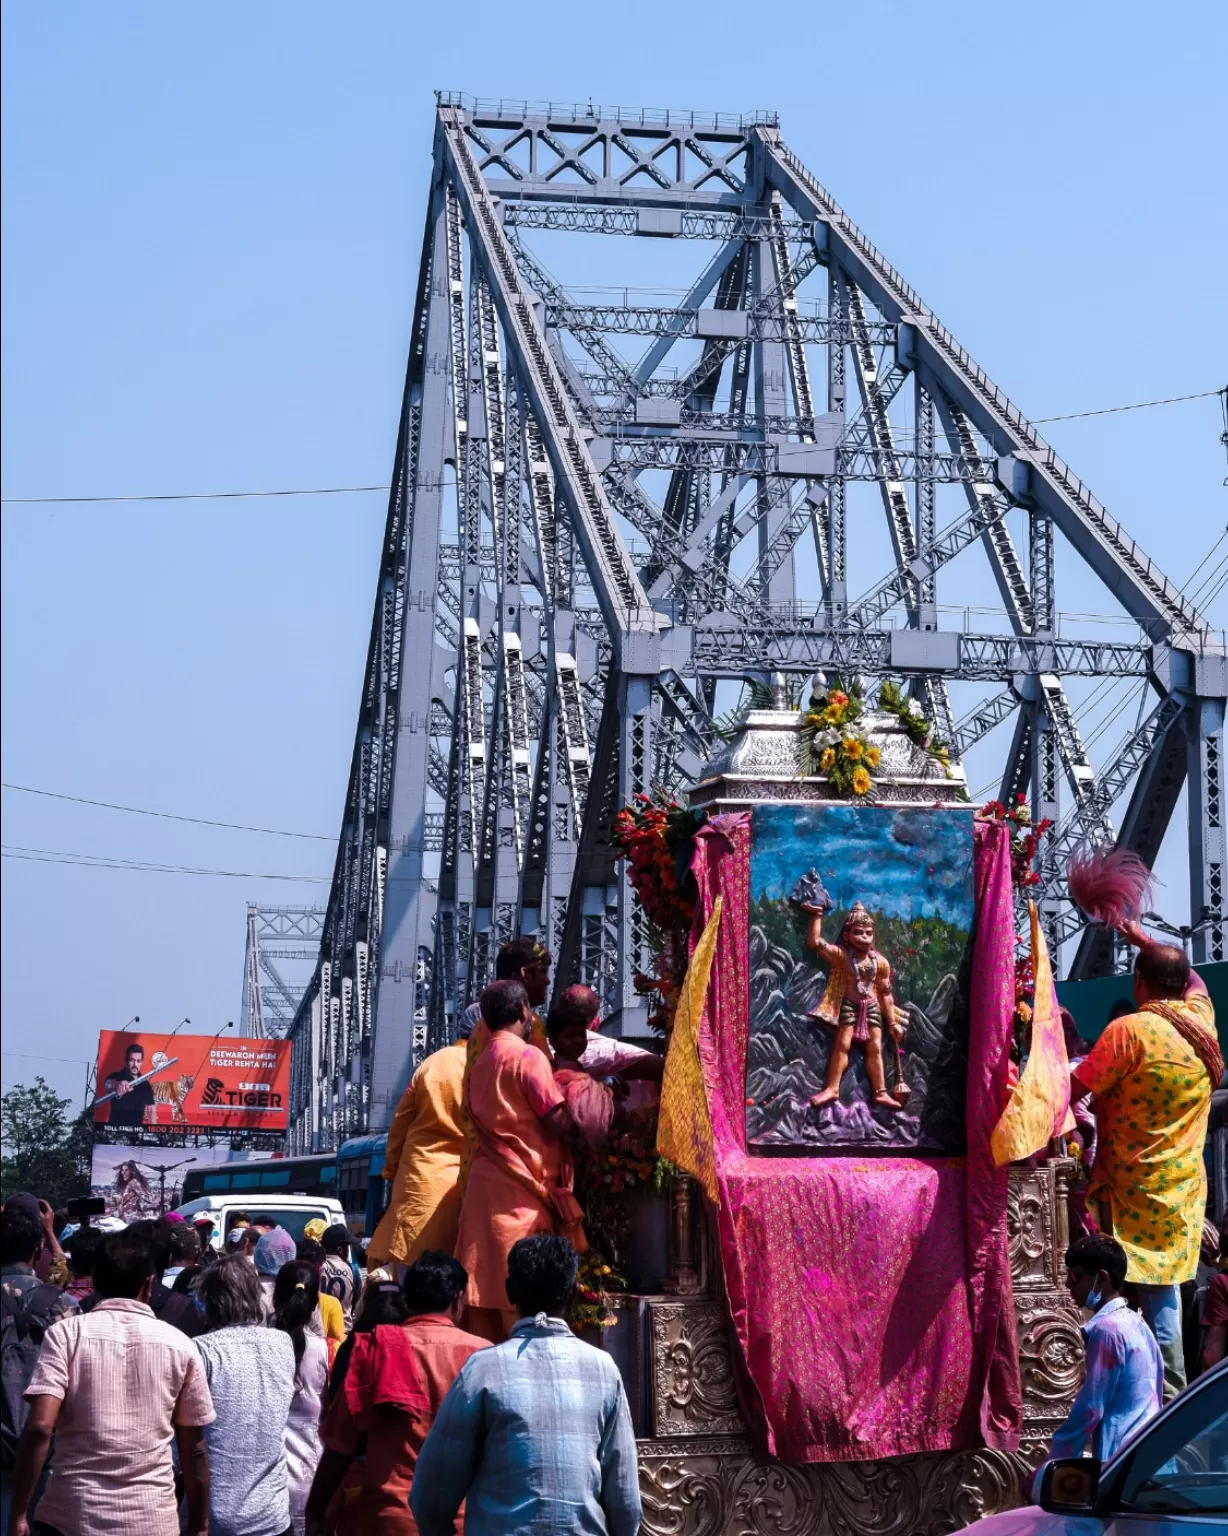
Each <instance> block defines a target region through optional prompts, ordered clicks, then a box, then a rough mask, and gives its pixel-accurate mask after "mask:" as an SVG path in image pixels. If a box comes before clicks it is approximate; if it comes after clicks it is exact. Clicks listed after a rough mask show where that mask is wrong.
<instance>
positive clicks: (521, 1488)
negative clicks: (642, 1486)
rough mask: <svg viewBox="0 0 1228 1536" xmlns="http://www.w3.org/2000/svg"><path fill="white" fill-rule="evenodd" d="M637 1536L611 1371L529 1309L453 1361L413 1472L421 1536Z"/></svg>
mask: <svg viewBox="0 0 1228 1536" xmlns="http://www.w3.org/2000/svg"><path fill="white" fill-rule="evenodd" d="M462 1499H464V1500H465V1536H509V1533H510V1532H512V1531H535V1532H542V1533H545V1532H558V1533H559V1536H563V1533H566V1536H636V1532H637V1531H638V1530H639V1525H640V1493H639V1474H638V1469H637V1465H636V1457H635V1434H634V1431H633V1430H632V1427H631V1414H630V1411H629V1410H628V1407H627V1397H626V1393H625V1392H624V1391H623V1384H622V1378H621V1376H620V1375H619V1374H618V1367H617V1366H616V1365H615V1364H614V1362H613V1360H611V1359H610V1357H609V1355H607V1354H606V1353H605V1351H604V1350H600V1349H594V1348H593V1346H592V1345H591V1344H585V1343H584V1342H583V1340H581V1339H578V1338H576V1336H575V1334H573V1333H572V1331H571V1329H570V1328H569V1327H568V1326H567V1324H566V1323H565V1322H563V1321H562V1320H561V1319H559V1318H557V1317H547V1316H546V1315H545V1313H543V1312H539V1313H538V1314H537V1316H536V1317H533V1318H526V1319H524V1320H523V1321H522V1322H519V1323H517V1324H516V1326H515V1327H514V1328H513V1329H512V1336H511V1338H510V1339H509V1340H508V1341H507V1343H506V1344H498V1345H496V1346H495V1347H494V1348H493V1349H480V1350H478V1352H477V1353H476V1354H474V1355H471V1356H470V1357H469V1359H468V1360H466V1362H465V1364H464V1365H463V1366H462V1367H461V1370H460V1374H459V1375H458V1376H457V1378H456V1380H455V1381H454V1382H453V1383H452V1386H451V1387H450V1388H449V1390H448V1395H447V1397H445V1398H444V1400H443V1404H442V1406H441V1407H440V1409H439V1412H438V1413H437V1414H436V1415H435V1422H434V1423H433V1424H432V1426H431V1431H430V1434H428V1435H427V1437H426V1440H425V1442H424V1443H423V1446H422V1449H421V1451H420V1452H419V1453H418V1462H417V1465H416V1467H415V1468H414V1483H413V1487H412V1489H411V1490H410V1495H409V1503H410V1508H411V1509H412V1510H413V1512H414V1519H415V1520H416V1521H417V1522H418V1529H419V1531H420V1532H421V1533H422V1536H452V1531H453V1529H454V1526H453V1522H454V1520H455V1517H456V1511H457V1509H458V1508H459V1507H460V1503H461V1500H462Z"/></svg>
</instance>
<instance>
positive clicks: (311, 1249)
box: [294, 1237, 324, 1269]
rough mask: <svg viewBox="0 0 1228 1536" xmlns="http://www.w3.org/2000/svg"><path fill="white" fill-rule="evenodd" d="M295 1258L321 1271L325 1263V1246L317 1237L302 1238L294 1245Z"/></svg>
mask: <svg viewBox="0 0 1228 1536" xmlns="http://www.w3.org/2000/svg"><path fill="white" fill-rule="evenodd" d="M294 1257H295V1258H296V1259H302V1261H303V1263H304V1264H314V1265H315V1267H316V1268H317V1269H319V1267H320V1265H321V1264H323V1262H324V1244H323V1243H322V1242H321V1241H320V1240H319V1238H317V1237H300V1238H299V1240H298V1242H297V1243H296V1244H295V1245H294Z"/></svg>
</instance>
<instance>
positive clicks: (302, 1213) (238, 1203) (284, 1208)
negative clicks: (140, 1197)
mask: <svg viewBox="0 0 1228 1536" xmlns="http://www.w3.org/2000/svg"><path fill="white" fill-rule="evenodd" d="M202 1211H203V1212H204V1213H205V1214H206V1215H208V1216H212V1218H213V1246H214V1247H215V1248H218V1249H220V1248H221V1247H222V1244H223V1242H224V1241H225V1237H226V1231H227V1227H228V1225H229V1226H233V1225H234V1221H233V1218H234V1217H235V1216H236V1215H237V1214H239V1213H240V1212H242V1214H243V1215H245V1216H247V1217H249V1218H250V1217H255V1216H267V1217H268V1218H269V1219H270V1220H271V1221H275V1222H276V1223H277V1225H278V1226H279V1227H284V1228H285V1229H286V1231H287V1232H288V1233H289V1234H290V1236H291V1237H292V1238H293V1239H294V1241H295V1242H296V1243H297V1242H298V1240H299V1239H300V1238H301V1237H302V1235H303V1228H304V1227H305V1226H306V1225H307V1223H308V1222H309V1221H314V1220H315V1219H316V1217H317V1216H318V1217H319V1218H320V1219H321V1220H322V1221H323V1222H324V1225H325V1226H326V1227H331V1226H335V1225H337V1224H340V1225H341V1226H344V1225H345V1212H344V1211H343V1210H342V1208H341V1202H340V1200H335V1199H334V1198H333V1197H332V1196H331V1195H276V1196H274V1197H273V1198H272V1199H268V1200H266V1199H263V1198H262V1197H261V1195H260V1193H259V1191H257V1190H251V1191H249V1192H246V1193H242V1192H241V1193H237V1194H233V1195H202V1196H201V1197H200V1199H199V1200H189V1201H188V1202H187V1203H186V1204H185V1205H179V1206H176V1207H175V1213H176V1215H178V1216H182V1217H183V1219H184V1221H186V1222H189V1223H191V1222H192V1221H194V1220H195V1218H196V1217H197V1216H199V1215H200V1214H201V1212H202Z"/></svg>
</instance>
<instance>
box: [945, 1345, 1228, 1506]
mask: <svg viewBox="0 0 1228 1536" xmlns="http://www.w3.org/2000/svg"><path fill="white" fill-rule="evenodd" d="M1039 1493H1040V1503H1039V1505H1032V1506H1031V1507H1030V1508H1027V1509H1012V1510H1009V1511H1008V1512H1007V1513H1006V1514H1002V1515H989V1516H988V1517H987V1518H986V1519H984V1520H978V1521H976V1522H975V1524H974V1526H972V1527H970V1528H969V1529H974V1530H975V1531H976V1532H977V1536H1194V1532H1196V1531H1197V1532H1202V1531H1207V1532H1210V1531H1218V1532H1220V1533H1221V1536H1222V1533H1223V1532H1224V1530H1225V1528H1226V1527H1228V1360H1222V1361H1221V1362H1220V1363H1219V1364H1218V1365H1217V1366H1214V1367H1213V1368H1212V1369H1211V1370H1210V1371H1208V1372H1207V1373H1206V1375H1205V1376H1200V1377H1199V1378H1198V1380H1197V1381H1195V1382H1194V1384H1193V1385H1192V1386H1191V1387H1189V1388H1188V1389H1187V1390H1186V1391H1184V1392H1183V1393H1182V1394H1181V1395H1180V1397H1177V1398H1174V1399H1173V1401H1172V1402H1171V1403H1169V1405H1168V1407H1167V1408H1165V1409H1164V1410H1163V1411H1162V1412H1160V1413H1158V1414H1157V1415H1156V1416H1155V1418H1154V1419H1152V1420H1151V1421H1150V1423H1148V1424H1146V1425H1144V1426H1143V1428H1142V1429H1141V1430H1139V1432H1138V1434H1136V1435H1135V1436H1134V1438H1133V1439H1131V1440H1128V1441H1127V1442H1126V1444H1125V1445H1123V1446H1122V1448H1121V1450H1120V1451H1118V1453H1117V1455H1116V1456H1114V1457H1113V1459H1112V1460H1111V1461H1108V1462H1106V1463H1105V1464H1104V1466H1101V1464H1100V1463H1099V1462H1098V1461H1097V1460H1095V1458H1094V1457H1091V1456H1081V1457H1076V1458H1074V1459H1072V1460H1065V1461H1052V1462H1050V1463H1049V1465H1048V1466H1047V1467H1046V1468H1045V1470H1044V1474H1043V1476H1042V1478H1041V1485H1040V1490H1039Z"/></svg>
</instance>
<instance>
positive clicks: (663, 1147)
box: [657, 896, 722, 1205]
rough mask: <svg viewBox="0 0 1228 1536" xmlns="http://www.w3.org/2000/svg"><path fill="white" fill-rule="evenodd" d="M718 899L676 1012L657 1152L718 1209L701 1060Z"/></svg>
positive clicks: (659, 1121)
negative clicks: (696, 1183)
mask: <svg viewBox="0 0 1228 1536" xmlns="http://www.w3.org/2000/svg"><path fill="white" fill-rule="evenodd" d="M721 901H722V898H721V897H720V896H718V897H717V898H716V903H715V905H714V907H713V909H712V916H711V917H710V918H709V919H708V921H707V924H706V925H705V927H704V931H703V933H702V934H701V935H700V938H699V943H698V944H696V946H695V951H694V953H693V954H692V956H691V963H690V965H688V966H687V973H686V979H685V980H684V981H683V983H682V992H681V995H680V996H679V998H678V1007H677V1009H676V1011H675V1013H674V1031H673V1034H672V1035H671V1036H670V1042H669V1051H668V1053H667V1054H666V1057H665V1075H664V1077H663V1078H662V1081H661V1112H660V1118H659V1120H658V1122H657V1152H658V1154H659V1155H660V1156H661V1157H665V1158H668V1159H669V1160H670V1162H671V1163H674V1164H676V1165H677V1166H678V1167H679V1168H681V1169H683V1170H684V1171H685V1172H686V1173H690V1174H693V1175H694V1176H695V1178H696V1179H698V1180H699V1182H700V1184H701V1185H702V1186H703V1188H704V1192H705V1193H706V1194H707V1196H708V1199H709V1200H711V1201H712V1203H713V1205H718V1204H719V1203H720V1197H719V1194H718V1191H717V1187H716V1156H715V1153H714V1151H713V1142H712V1118H711V1116H710V1114H709V1113H708V1095H707V1091H706V1090H705V1088H704V1074H703V1067H702V1066H701V1064H700V1060H699V1025H700V1021H701V1019H702V1018H703V1012H704V1002H705V1000H706V998H707V996H708V978H709V976H710V975H711V973H712V956H713V954H714V953H715V951H716V935H717V930H718V928H719V926H720V921H721Z"/></svg>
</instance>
